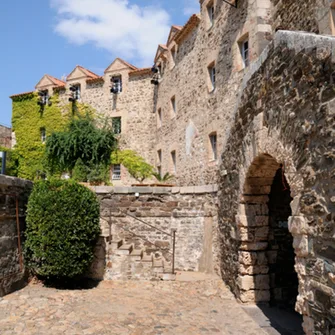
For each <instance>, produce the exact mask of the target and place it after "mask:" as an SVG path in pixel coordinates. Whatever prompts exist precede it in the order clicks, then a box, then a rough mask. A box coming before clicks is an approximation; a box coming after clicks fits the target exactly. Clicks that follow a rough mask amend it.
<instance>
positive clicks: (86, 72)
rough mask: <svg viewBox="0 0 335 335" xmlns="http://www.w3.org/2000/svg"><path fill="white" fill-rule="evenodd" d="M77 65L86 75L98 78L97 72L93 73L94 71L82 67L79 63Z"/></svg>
mask: <svg viewBox="0 0 335 335" xmlns="http://www.w3.org/2000/svg"><path fill="white" fill-rule="evenodd" d="M77 67H78V68H79V69H80V70H82V71H83V72H84V73H85V74H86V75H87V77H91V78H99V76H98V75H97V74H95V73H94V72H92V71H90V70H87V69H85V68H84V67H82V66H80V65H77Z"/></svg>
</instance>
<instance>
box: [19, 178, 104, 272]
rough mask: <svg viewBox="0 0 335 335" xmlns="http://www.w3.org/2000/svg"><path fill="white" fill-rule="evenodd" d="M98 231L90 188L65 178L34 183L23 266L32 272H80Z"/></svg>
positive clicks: (96, 209) (87, 263)
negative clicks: (24, 263) (24, 264)
mask: <svg viewBox="0 0 335 335" xmlns="http://www.w3.org/2000/svg"><path fill="white" fill-rule="evenodd" d="M99 232H100V228H99V202H98V199H97V197H96V195H95V194H94V193H93V192H92V191H90V190H89V189H88V188H86V187H84V186H82V185H79V184H77V183H76V182H74V181H69V180H51V181H37V182H36V183H35V185H34V188H33V191H32V194H31V196H30V198H29V202H28V210H27V229H26V242H25V260H26V265H27V266H28V268H30V269H31V270H32V271H33V273H34V274H37V275H41V276H45V277H58V278H60V277H68V278H73V277H75V276H77V275H81V274H83V273H84V272H85V271H86V270H87V269H88V267H89V266H90V264H91V262H92V259H93V249H94V246H95V242H96V240H97V238H98V236H99Z"/></svg>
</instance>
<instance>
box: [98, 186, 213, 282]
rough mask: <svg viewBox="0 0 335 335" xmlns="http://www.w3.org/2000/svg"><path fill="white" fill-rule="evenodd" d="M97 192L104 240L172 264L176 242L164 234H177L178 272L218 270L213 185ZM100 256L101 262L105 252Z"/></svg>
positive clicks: (128, 188)
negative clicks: (141, 250)
mask: <svg viewBox="0 0 335 335" xmlns="http://www.w3.org/2000/svg"><path fill="white" fill-rule="evenodd" d="M94 190H95V192H96V193H97V194H98V196H99V198H100V201H101V229H102V237H104V238H108V237H109V236H111V237H112V238H113V240H115V239H117V240H119V239H122V240H124V241H125V242H126V244H134V246H135V248H137V249H138V248H145V252H146V253H147V254H148V255H149V254H153V255H154V257H156V258H160V257H162V258H163V259H164V260H166V261H167V262H170V263H171V252H172V238H171V236H168V235H166V234H164V232H166V233H167V234H171V230H172V229H176V269H177V270H181V271H202V272H214V271H216V272H218V271H219V269H218V256H217V255H218V246H217V238H216V236H217V234H216V231H217V206H216V203H217V201H216V192H217V187H216V186H215V185H207V186H201V187H183V188H178V187H173V188H168V187H164V188H160V187H157V188H156V187H155V188H151V187H133V188H130V187H114V188H113V187H96V188H94ZM136 193H138V194H137V195H136ZM128 214H130V215H131V216H129V215H128ZM134 217H135V218H134ZM136 218H138V219H140V220H142V221H143V222H140V221H138V220H136ZM147 224H148V225H150V226H148V225H147ZM110 227H111V228H110ZM155 228H157V229H155ZM110 229H111V230H110ZM134 234H135V235H136V236H135V235H134ZM98 253H99V251H98ZM100 255H102V258H101V257H100V258H101V259H102V261H103V258H104V255H103V252H101V250H100ZM105 278H106V276H105Z"/></svg>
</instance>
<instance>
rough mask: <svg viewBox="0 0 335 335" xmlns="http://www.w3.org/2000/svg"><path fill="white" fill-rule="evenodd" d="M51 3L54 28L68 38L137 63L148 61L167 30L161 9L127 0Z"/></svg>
mask: <svg viewBox="0 0 335 335" xmlns="http://www.w3.org/2000/svg"><path fill="white" fill-rule="evenodd" d="M51 6H52V8H54V9H55V10H56V11H57V19H58V22H57V24H56V26H55V31H56V32H57V33H58V34H59V35H61V36H64V37H65V38H66V39H67V40H68V41H69V42H71V43H74V44H77V45H83V44H86V43H93V44H94V45H95V46H97V47H99V48H103V49H106V50H108V51H109V52H110V53H111V54H112V55H113V57H121V58H125V60H130V61H133V62H134V61H135V62H136V63H137V64H138V65H139V66H143V65H145V66H150V65H151V63H152V62H153V58H154V56H155V52H156V49H157V46H158V44H160V43H165V41H166V39H167V35H168V33H169V30H170V22H169V21H170V17H169V15H168V13H167V12H166V11H165V10H163V9H161V8H158V7H152V6H143V7H139V6H138V5H132V4H131V3H130V1H127V0H51Z"/></svg>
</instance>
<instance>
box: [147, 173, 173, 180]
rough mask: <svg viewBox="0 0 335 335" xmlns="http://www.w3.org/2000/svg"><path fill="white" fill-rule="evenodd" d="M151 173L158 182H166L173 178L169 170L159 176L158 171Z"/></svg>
mask: <svg viewBox="0 0 335 335" xmlns="http://www.w3.org/2000/svg"><path fill="white" fill-rule="evenodd" d="M152 175H153V176H154V177H155V178H156V179H157V180H158V181H160V182H167V181H169V180H172V179H174V175H172V174H170V173H169V172H167V173H165V175H164V176H161V174H160V173H158V172H154V173H153V174H152Z"/></svg>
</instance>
